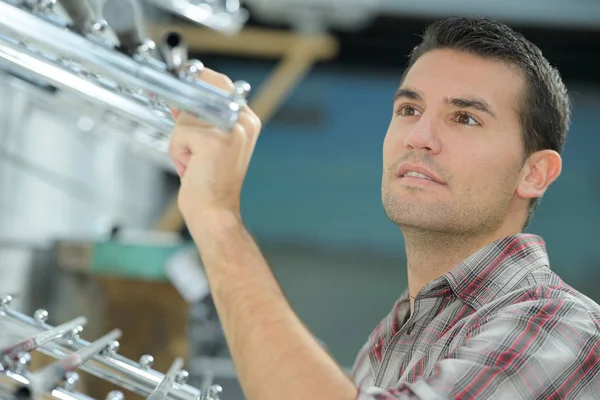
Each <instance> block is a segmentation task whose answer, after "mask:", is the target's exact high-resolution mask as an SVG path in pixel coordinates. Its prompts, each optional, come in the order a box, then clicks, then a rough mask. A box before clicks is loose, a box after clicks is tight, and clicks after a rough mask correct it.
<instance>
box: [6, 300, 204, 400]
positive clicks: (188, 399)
mask: <svg viewBox="0 0 600 400" xmlns="http://www.w3.org/2000/svg"><path fill="white" fill-rule="evenodd" d="M2 318H10V319H11V322H14V323H16V324H17V326H20V329H22V331H23V332H29V331H30V330H31V329H32V328H34V329H35V330H38V331H46V330H48V329H51V328H52V326H51V325H48V324H46V323H44V322H38V321H36V320H34V319H33V318H31V317H29V316H26V315H24V314H21V313H19V312H15V311H12V310H10V309H7V308H5V309H4V310H3V311H1V312H0V319H2ZM13 325H14V324H13ZM17 329H18V328H17ZM89 345H90V343H89V342H87V341H85V340H83V339H77V340H69V341H61V342H58V341H51V342H49V343H47V344H45V345H44V346H42V347H40V348H39V349H38V350H39V351H40V352H42V353H44V354H46V355H49V356H51V357H54V358H64V357H66V356H68V355H69V354H71V353H72V352H73V351H78V350H79V349H81V348H84V347H87V346H89ZM80 369H81V370H82V371H85V372H87V373H89V374H92V375H94V376H96V377H98V378H101V379H104V380H106V381H109V382H111V383H113V384H115V385H118V386H120V387H122V388H124V389H127V390H130V391H132V392H135V393H138V394H140V395H142V396H148V395H150V393H152V391H153V390H154V389H155V388H156V387H157V386H158V385H159V384H160V382H161V381H162V380H163V379H164V376H165V375H164V374H162V373H160V372H158V371H156V370H153V369H151V368H143V366H142V365H140V363H137V362H134V361H132V360H130V359H128V358H126V357H123V356H121V355H119V354H97V355H95V356H94V357H92V358H91V359H90V360H89V361H88V362H86V363H85V364H83V365H81V367H80ZM0 375H1V374H0ZM200 396H201V391H200V390H199V389H196V388H194V387H192V386H190V385H188V384H180V383H177V382H175V383H173V389H172V390H171V391H170V392H169V394H168V397H167V398H169V399H174V400H197V399H199V398H200Z"/></svg>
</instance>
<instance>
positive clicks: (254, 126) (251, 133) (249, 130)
mask: <svg viewBox="0 0 600 400" xmlns="http://www.w3.org/2000/svg"><path fill="white" fill-rule="evenodd" d="M237 123H238V124H240V125H241V126H242V127H243V128H244V131H245V132H246V135H247V136H248V137H249V139H251V140H256V139H257V137H258V135H259V134H260V130H261V122H260V119H259V118H258V116H257V115H256V114H254V112H252V110H250V108H249V107H244V109H243V110H242V112H241V113H240V115H239V117H238V120H237Z"/></svg>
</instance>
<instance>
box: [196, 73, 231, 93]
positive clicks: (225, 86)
mask: <svg viewBox="0 0 600 400" xmlns="http://www.w3.org/2000/svg"><path fill="white" fill-rule="evenodd" d="M198 79H199V80H201V81H204V82H206V83H208V84H209V85H213V86H215V87H217V88H219V89H221V90H224V91H226V92H231V91H232V90H233V88H234V86H233V81H232V80H231V78H229V77H228V76H227V75H225V74H222V73H220V72H217V71H215V70H212V69H210V68H206V67H204V69H202V72H200V74H199V75H198Z"/></svg>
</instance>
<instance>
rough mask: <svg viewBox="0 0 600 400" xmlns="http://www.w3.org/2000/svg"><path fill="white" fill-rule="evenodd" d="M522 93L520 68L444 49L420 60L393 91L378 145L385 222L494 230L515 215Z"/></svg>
mask: <svg viewBox="0 0 600 400" xmlns="http://www.w3.org/2000/svg"><path fill="white" fill-rule="evenodd" d="M523 89H524V81H523V78H522V77H521V75H520V74H519V73H518V72H517V70H516V69H515V68H511V67H509V66H507V65H506V64H503V63H500V62H497V61H492V60H488V59H483V58H480V57H476V56H473V55H470V54H467V53H462V52H457V51H453V50H447V49H443V50H433V51H430V52H427V53H425V54H424V55H423V56H421V57H420V58H419V60H418V61H417V62H416V63H415V64H414V65H413V66H412V68H411V69H410V71H409V72H408V74H407V75H406V77H405V79H404V81H403V82H402V85H401V87H400V88H399V90H398V92H397V96H396V98H395V101H394V109H393V115H392V119H391V122H390V125H389V128H388V131H387V134H386V137H385V141H384V145H383V179H382V200H383V205H384V208H385V211H386V214H387V215H388V217H389V218H390V219H391V220H392V221H393V222H395V223H396V224H398V225H399V226H400V227H412V228H419V229H424V230H428V231H435V232H445V233H455V234H476V233H480V232H492V231H495V230H496V229H498V228H499V227H500V225H501V224H502V223H503V221H504V220H505V219H506V218H508V217H509V215H511V213H514V208H515V206H514V203H515V201H516V200H515V199H516V195H515V190H516V187H517V184H518V182H519V180H520V178H521V166H522V161H523V143H522V138H521V131H520V129H521V127H520V123H519V118H518V107H519V104H520V103H519V98H520V96H521V93H522V91H523ZM421 168H423V170H420V169H421ZM415 170H416V171H415ZM419 170H420V172H421V173H424V174H425V175H428V176H430V177H431V178H433V179H434V180H437V182H435V181H432V180H429V179H424V178H423V177H422V176H421V175H418V174H415V172H416V173H419ZM409 171H414V172H409ZM406 173H408V176H407V175H406ZM399 175H400V176H399ZM410 175H413V176H410ZM521 209H522V207H521ZM523 216H524V214H523ZM514 217H515V216H514V215H512V218H514ZM519 217H521V215H519Z"/></svg>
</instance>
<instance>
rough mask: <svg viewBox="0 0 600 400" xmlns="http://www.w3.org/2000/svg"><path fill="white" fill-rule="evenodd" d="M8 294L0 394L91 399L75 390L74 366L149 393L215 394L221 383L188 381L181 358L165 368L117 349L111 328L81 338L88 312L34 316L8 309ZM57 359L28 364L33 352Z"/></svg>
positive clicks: (1, 317)
mask: <svg viewBox="0 0 600 400" xmlns="http://www.w3.org/2000/svg"><path fill="white" fill-rule="evenodd" d="M11 301H12V297H11V296H10V295H4V296H1V297H0V332H1V333H2V335H0V399H6V400H25V399H37V398H55V399H63V400H72V399H77V400H88V399H91V398H90V397H89V396H86V395H85V394H83V393H80V392H77V389H76V386H77V381H78V379H79V376H78V371H84V372H86V373H89V374H91V375H94V376H96V377H98V378H100V379H104V380H106V381H109V382H111V383H113V384H115V385H117V386H119V387H122V388H123V389H126V390H129V391H131V392H133V393H137V394H140V395H142V396H144V397H145V398H147V399H151V400H159V399H178V400H186V399H197V400H218V399H219V394H220V393H221V391H222V389H221V387H220V386H218V385H212V383H211V382H210V381H207V382H206V383H205V384H203V387H202V389H201V390H200V389H197V388H194V387H192V386H190V385H188V384H186V380H187V377H188V373H187V371H185V370H184V369H182V367H183V360H182V359H181V358H176V359H175V360H174V361H173V363H172V365H171V367H170V368H169V370H168V371H167V372H166V373H164V374H163V373H161V372H158V371H156V370H153V369H152V363H153V357H152V356H151V355H144V356H142V357H141V358H140V360H139V361H138V362H135V361H132V360H130V359H127V358H125V357H122V356H120V355H119V354H118V349H119V342H118V341H117V340H118V339H119V338H120V336H121V332H120V331H119V330H118V329H115V330H112V331H110V332H108V333H107V334H105V335H104V336H102V337H101V338H99V339H97V340H95V341H93V342H87V341H85V340H83V339H81V338H80V335H81V333H82V331H83V326H85V324H86V323H87V318H85V317H78V318H74V319H72V320H71V321H67V322H64V323H62V324H61V325H58V326H51V325H48V324H47V323H46V321H47V319H48V312H46V311H45V310H37V311H36V312H35V313H34V315H33V318H31V317H28V316H26V315H24V314H21V313H19V312H17V311H13V310H11V309H10V303H11ZM34 351H37V352H40V353H43V354H46V355H48V356H51V357H53V358H56V359H57V361H55V362H52V363H50V364H48V365H46V366H44V367H41V368H39V369H36V370H34V371H30V370H29V364H30V362H31V359H32V352H34ZM124 398H125V396H124V394H123V393H122V392H121V391H111V392H109V393H107V394H106V400H123V399H124Z"/></svg>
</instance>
